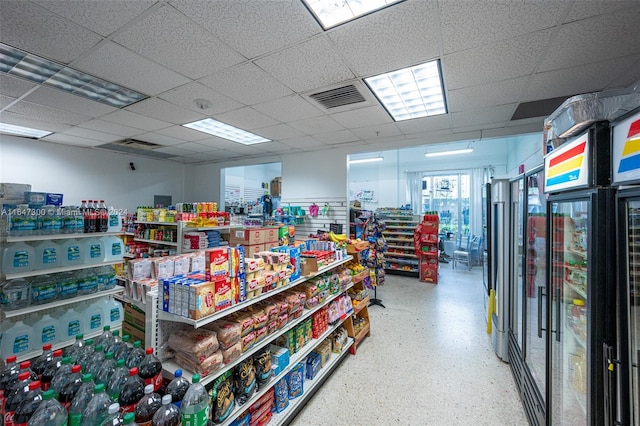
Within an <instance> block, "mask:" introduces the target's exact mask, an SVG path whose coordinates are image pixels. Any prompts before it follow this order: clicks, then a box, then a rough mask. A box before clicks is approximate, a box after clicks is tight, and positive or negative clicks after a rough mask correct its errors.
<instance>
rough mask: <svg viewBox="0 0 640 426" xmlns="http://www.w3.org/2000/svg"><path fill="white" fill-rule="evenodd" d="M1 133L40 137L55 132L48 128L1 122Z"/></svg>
mask: <svg viewBox="0 0 640 426" xmlns="http://www.w3.org/2000/svg"><path fill="white" fill-rule="evenodd" d="M0 133H6V134H8V135H15V136H25V137H28V138H36V139H40V138H43V137H45V136H47V135H50V134H51V133H53V132H49V131H47V130H40V129H32V128H31V127H22V126H14V125H13V124H7V123H0Z"/></svg>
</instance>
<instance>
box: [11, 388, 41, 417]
mask: <svg viewBox="0 0 640 426" xmlns="http://www.w3.org/2000/svg"><path fill="white" fill-rule="evenodd" d="M41 402H42V389H41V388H40V380H36V381H34V382H31V383H29V392H27V394H26V395H25V396H24V398H23V399H22V401H20V404H18V406H17V407H16V412H15V414H14V416H13V424H14V425H15V426H23V425H26V424H27V422H28V421H29V419H30V418H31V416H33V413H35V412H36V410H37V409H38V406H39V405H40V403H41Z"/></svg>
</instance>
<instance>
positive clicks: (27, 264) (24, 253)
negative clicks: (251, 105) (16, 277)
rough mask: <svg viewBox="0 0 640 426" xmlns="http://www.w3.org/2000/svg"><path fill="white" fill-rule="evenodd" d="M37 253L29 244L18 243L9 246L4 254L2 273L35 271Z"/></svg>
mask: <svg viewBox="0 0 640 426" xmlns="http://www.w3.org/2000/svg"><path fill="white" fill-rule="evenodd" d="M35 257H36V251H35V250H34V249H33V247H32V246H30V245H29V244H26V243H23V242H18V243H10V244H7V247H6V248H5V249H4V250H3V252H2V271H3V272H4V273H5V274H16V273H20V272H29V271H33V269H34V267H35Z"/></svg>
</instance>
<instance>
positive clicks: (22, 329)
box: [0, 321, 39, 357]
mask: <svg viewBox="0 0 640 426" xmlns="http://www.w3.org/2000/svg"><path fill="white" fill-rule="evenodd" d="M34 340H35V339H34V337H33V329H32V328H31V327H30V326H29V325H27V324H25V323H23V322H22V321H17V322H15V323H13V324H12V323H11V321H7V322H5V323H4V324H3V327H2V339H0V342H1V343H0V352H2V356H3V357H8V356H11V355H17V356H20V355H24V354H26V353H27V352H29V351H33V350H36V349H39V347H38V345H34V344H33V342H34Z"/></svg>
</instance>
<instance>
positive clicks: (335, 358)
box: [269, 339, 353, 426]
mask: <svg viewBox="0 0 640 426" xmlns="http://www.w3.org/2000/svg"><path fill="white" fill-rule="evenodd" d="M352 345H353V339H349V342H348V343H347V344H346V345H345V347H344V348H343V350H342V352H340V353H339V354H335V353H332V354H331V358H330V359H329V362H327V365H325V366H324V367H322V368H321V369H320V371H319V372H318V374H317V375H316V377H314V378H313V380H305V381H304V384H305V386H304V394H303V395H301V396H300V397H298V398H296V399H294V400H292V401H289V406H288V407H287V408H286V409H285V410H284V411H283V412H281V413H273V417H272V418H271V422H270V423H269V424H270V425H276V426H281V425H286V424H289V422H290V421H291V420H292V419H293V418H294V417H295V416H296V415H297V414H298V412H300V410H301V409H302V407H304V405H305V404H306V403H307V401H309V399H311V397H312V396H313V395H314V394H315V393H316V391H317V390H318V388H319V387H320V386H321V385H322V383H324V381H325V380H326V379H327V377H329V375H331V373H332V372H333V370H335V368H336V367H337V366H338V364H339V363H340V362H341V361H342V360H343V359H344V358H345V357H346V355H347V353H349V349H350V348H351V346H352Z"/></svg>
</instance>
